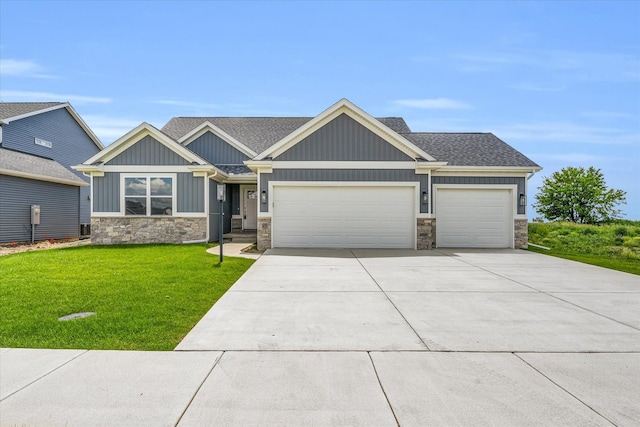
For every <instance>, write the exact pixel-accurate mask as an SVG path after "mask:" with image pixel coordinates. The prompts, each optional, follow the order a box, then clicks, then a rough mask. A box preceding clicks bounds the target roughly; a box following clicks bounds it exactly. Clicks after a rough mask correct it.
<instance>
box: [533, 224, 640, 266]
mask: <svg viewBox="0 0 640 427" xmlns="http://www.w3.org/2000/svg"><path fill="white" fill-rule="evenodd" d="M529 242H530V243H535V244H538V245H542V246H546V247H549V248H551V250H550V251H547V250H544V249H539V248H535V247H533V246H529V250H531V251H535V252H540V253H543V254H547V255H553V256H557V257H560V258H567V259H571V260H574V261H580V262H584V263H586V264H593V265H598V266H600V267H606V268H611V269H614V270H619V271H625V272H627V273H633V274H640V221H626V220H621V221H615V222H613V223H610V224H601V225H587V224H574V223H569V222H546V223H541V222H533V223H530V224H529Z"/></svg>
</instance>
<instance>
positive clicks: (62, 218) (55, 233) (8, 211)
mask: <svg viewBox="0 0 640 427" xmlns="http://www.w3.org/2000/svg"><path fill="white" fill-rule="evenodd" d="M31 205H40V209H41V214H40V225H37V226H36V230H35V240H44V239H50V238H53V239H63V238H69V239H72V238H78V237H79V234H80V221H79V217H80V210H79V187H76V186H72V185H64V184H57V183H53V182H46V181H37V180H32V179H26V178H19V177H14V176H8V175H0V242H2V243H8V242H25V241H31ZM44 236H47V237H46V238H45V237H44Z"/></svg>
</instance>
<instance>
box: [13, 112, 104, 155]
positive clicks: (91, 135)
mask: <svg viewBox="0 0 640 427" xmlns="http://www.w3.org/2000/svg"><path fill="white" fill-rule="evenodd" d="M61 108H66V109H67V111H68V112H69V114H71V116H72V117H73V118H74V120H75V121H76V122H77V123H78V124H79V125H80V127H81V128H82V130H84V131H85V133H86V134H87V135H88V136H89V138H91V141H93V143H94V144H95V145H96V147H98V148H99V149H100V150H103V149H104V145H102V142H100V140H99V139H98V137H97V136H96V134H95V133H93V131H92V130H91V128H90V127H89V126H87V124H86V123H85V122H84V120H82V118H81V117H80V115H79V114H78V113H76V111H75V110H74V109H73V107H72V106H71V104H69V103H68V102H63V103H60V104H59V105H54V106H53V107H48V108H43V109H41V110H36V111H32V112H30V113H25V114H20V115H18V116H13V117H8V118H6V119H3V120H2V123H3V124H8V123H10V122H12V121H15V120H20V119H25V118H27V117H31V116H37V115H38V114H43V113H48V112H49V111H55V110H59V109H61Z"/></svg>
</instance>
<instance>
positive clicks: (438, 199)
mask: <svg viewBox="0 0 640 427" xmlns="http://www.w3.org/2000/svg"><path fill="white" fill-rule="evenodd" d="M434 201H435V207H436V209H435V211H436V212H435V213H436V246H437V247H441V248H445V247H453V248H510V247H513V203H514V202H513V193H512V190H509V189H504V188H496V189H481V188H474V189H469V188H438V189H437V190H436V194H435V200H434ZM416 210H417V208H416V189H415V187H413V186H411V187H409V186H407V187H402V186H275V187H274V189H273V219H272V236H273V246H274V247H285V248H286V247H288V248H295V247H301V248H409V249H412V248H415V236H416Z"/></svg>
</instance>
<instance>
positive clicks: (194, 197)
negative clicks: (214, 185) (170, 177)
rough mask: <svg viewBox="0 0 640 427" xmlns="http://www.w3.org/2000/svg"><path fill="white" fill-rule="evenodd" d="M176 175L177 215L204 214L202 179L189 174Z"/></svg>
mask: <svg viewBox="0 0 640 427" xmlns="http://www.w3.org/2000/svg"><path fill="white" fill-rule="evenodd" d="M177 175H178V182H177V186H176V192H177V196H178V213H180V212H204V211H205V210H204V177H201V176H193V174H192V173H190V172H180V173H178V174H177Z"/></svg>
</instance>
